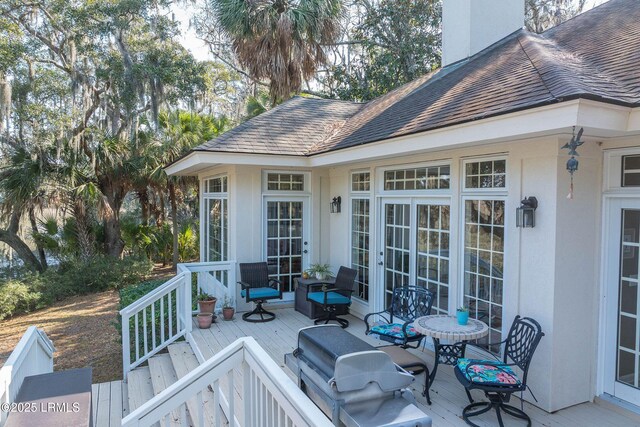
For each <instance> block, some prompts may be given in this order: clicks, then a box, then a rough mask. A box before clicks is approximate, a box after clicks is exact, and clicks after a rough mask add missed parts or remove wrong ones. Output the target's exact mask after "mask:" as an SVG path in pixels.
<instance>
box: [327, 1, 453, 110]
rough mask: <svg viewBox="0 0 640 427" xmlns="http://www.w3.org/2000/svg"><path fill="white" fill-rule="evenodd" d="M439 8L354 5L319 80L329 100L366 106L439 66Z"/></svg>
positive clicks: (402, 3)
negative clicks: (330, 60)
mask: <svg viewBox="0 0 640 427" xmlns="http://www.w3.org/2000/svg"><path fill="white" fill-rule="evenodd" d="M441 17H442V7H441V2H439V1H436V0H380V1H368V0H356V1H355V2H354V6H353V7H352V21H353V22H350V23H348V24H347V25H346V30H345V36H344V37H345V40H343V41H342V42H340V43H337V45H336V46H334V47H333V58H334V59H335V62H334V64H333V66H331V67H329V68H328V71H327V72H326V73H325V74H324V76H323V75H321V76H320V77H319V80H320V82H321V83H322V84H323V86H324V90H325V91H326V92H327V93H328V95H330V96H332V97H338V98H340V99H349V100H357V101H368V100H371V99H373V98H376V97H378V96H380V95H383V94H385V93H387V92H389V91H390V90H392V89H394V88H396V87H398V86H401V85H403V84H405V83H407V82H410V81H411V80H414V79H415V78H417V77H419V76H421V75H423V74H426V73H428V72H430V71H432V70H434V69H435V68H437V67H438V66H439V65H440V21H441Z"/></svg>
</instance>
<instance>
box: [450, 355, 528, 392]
mask: <svg viewBox="0 0 640 427" xmlns="http://www.w3.org/2000/svg"><path fill="white" fill-rule="evenodd" d="M482 362H485V363H491V365H482ZM470 363H480V364H479V365H473V366H471V368H469V370H467V366H469V364H470ZM457 367H458V369H460V372H462V373H463V374H464V376H465V378H466V379H467V380H469V381H470V382H472V383H482V384H487V385H491V384H494V385H515V386H517V385H520V384H522V383H521V381H520V379H519V378H518V376H517V375H516V373H515V372H513V369H511V367H510V366H507V365H502V364H497V365H496V362H495V361H490V360H475V359H464V358H460V359H458V365H457Z"/></svg>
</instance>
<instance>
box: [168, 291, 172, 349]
mask: <svg viewBox="0 0 640 427" xmlns="http://www.w3.org/2000/svg"><path fill="white" fill-rule="evenodd" d="M172 292H173V291H169V293H168V294H167V297H168V298H169V301H168V302H169V304H168V308H169V338H173V304H172V303H171V293H172Z"/></svg>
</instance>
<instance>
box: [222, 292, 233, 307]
mask: <svg viewBox="0 0 640 427" xmlns="http://www.w3.org/2000/svg"><path fill="white" fill-rule="evenodd" d="M222 308H233V298H230V297H229V295H226V294H225V296H224V299H223V300H222Z"/></svg>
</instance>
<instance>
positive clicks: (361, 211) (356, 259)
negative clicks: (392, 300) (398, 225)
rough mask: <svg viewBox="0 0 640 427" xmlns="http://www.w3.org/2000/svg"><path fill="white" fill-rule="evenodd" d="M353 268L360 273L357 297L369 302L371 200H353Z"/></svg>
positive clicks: (357, 278)
mask: <svg viewBox="0 0 640 427" xmlns="http://www.w3.org/2000/svg"><path fill="white" fill-rule="evenodd" d="M367 182H368V181H367ZM351 268H353V269H354V270H356V271H357V272H358V275H357V277H356V286H357V293H356V294H355V296H356V297H357V298H360V299H362V300H364V301H369V199H355V198H354V199H352V200H351Z"/></svg>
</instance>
